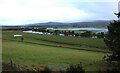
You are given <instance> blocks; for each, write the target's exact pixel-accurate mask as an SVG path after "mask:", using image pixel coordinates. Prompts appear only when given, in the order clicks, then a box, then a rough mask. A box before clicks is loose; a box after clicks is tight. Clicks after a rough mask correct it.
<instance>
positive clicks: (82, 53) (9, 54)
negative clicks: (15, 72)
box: [2, 31, 108, 70]
mask: <svg viewBox="0 0 120 73" xmlns="http://www.w3.org/2000/svg"><path fill="white" fill-rule="evenodd" d="M14 34H22V35H23V38H24V40H23V41H21V37H13V35H14ZM2 41H3V46H2V47H3V55H2V56H3V61H4V62H9V61H10V60H11V59H12V60H13V61H14V62H15V63H17V64H19V65H20V66H21V67H26V68H32V67H42V66H48V67H50V68H52V69H56V68H57V69H58V68H66V67H68V66H69V64H78V63H79V62H82V63H83V65H88V64H91V63H93V62H95V61H99V60H102V57H103V56H104V55H105V53H104V52H108V51H107V50H105V49H104V48H105V47H106V46H105V44H104V41H103V39H92V38H81V37H67V36H64V37H60V36H55V35H39V34H28V33H23V32H20V31H3V40H2ZM95 47H99V48H95ZM102 47H103V49H102ZM76 49H77V50H76ZM87 70H90V69H87ZM95 70H98V69H97V68H96V69H95Z"/></svg>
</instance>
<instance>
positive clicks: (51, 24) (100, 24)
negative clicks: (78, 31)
mask: <svg viewBox="0 0 120 73" xmlns="http://www.w3.org/2000/svg"><path fill="white" fill-rule="evenodd" d="M110 22H112V21H105V20H99V21H89V22H74V23H61V22H47V23H35V24H28V25H27V26H44V27H55V28H59V27H61V28H62V27H106V26H108V25H109V24H110Z"/></svg>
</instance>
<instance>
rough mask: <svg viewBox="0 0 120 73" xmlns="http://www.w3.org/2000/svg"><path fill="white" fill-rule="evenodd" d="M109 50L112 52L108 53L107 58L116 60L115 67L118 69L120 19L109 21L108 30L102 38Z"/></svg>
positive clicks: (119, 66) (119, 64)
mask: <svg viewBox="0 0 120 73" xmlns="http://www.w3.org/2000/svg"><path fill="white" fill-rule="evenodd" d="M104 41H105V43H106V45H107V46H108V48H109V50H110V51H111V52H112V54H111V55H108V58H107V60H109V61H111V62H113V61H116V62H117V68H118V70H119V69H120V21H115V20H114V22H112V23H110V25H109V26H108V32H107V34H106V36H105V39H104Z"/></svg>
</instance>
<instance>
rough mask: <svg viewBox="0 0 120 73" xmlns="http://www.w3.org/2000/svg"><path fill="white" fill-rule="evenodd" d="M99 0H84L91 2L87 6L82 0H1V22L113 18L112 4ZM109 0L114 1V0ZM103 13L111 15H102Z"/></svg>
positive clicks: (14, 23)
mask: <svg viewBox="0 0 120 73" xmlns="http://www.w3.org/2000/svg"><path fill="white" fill-rule="evenodd" d="M99 1H100V0H91V1H90V0H89V1H88V0H84V2H87V3H88V2H90V3H88V7H87V5H86V4H83V3H84V2H83V1H82V0H0V10H1V11H0V23H1V24H13V25H17V24H26V23H34V22H49V21H58V22H75V21H85V20H91V19H92V18H95V19H96V18H98V19H102V18H106V19H107V17H109V18H112V16H110V12H108V11H109V10H110V11H111V9H109V8H111V7H109V6H110V5H108V6H105V4H104V5H103V3H101V4H99V3H98V4H97V3H96V2H99ZM107 1H109V2H113V0H107ZM107 1H106V2H107ZM114 1H116V3H115V2H113V5H112V6H114V5H115V6H116V5H117V0H114ZM100 2H102V1H100ZM89 5H90V6H89ZM102 5H103V6H102ZM104 6H105V7H104ZM98 8H99V9H98ZM102 8H107V9H108V10H107V11H105V10H106V9H102ZM102 10H103V11H102ZM112 10H114V8H113V9H112ZM114 11H115V10H114ZM112 12H113V11H112ZM102 14H109V15H106V16H107V17H105V16H104V17H102V16H103V15H102Z"/></svg>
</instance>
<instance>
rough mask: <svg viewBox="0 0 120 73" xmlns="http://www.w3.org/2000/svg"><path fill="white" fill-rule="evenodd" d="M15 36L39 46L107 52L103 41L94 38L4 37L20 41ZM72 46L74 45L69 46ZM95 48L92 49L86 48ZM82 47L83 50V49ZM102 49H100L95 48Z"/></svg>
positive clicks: (9, 33)
mask: <svg viewBox="0 0 120 73" xmlns="http://www.w3.org/2000/svg"><path fill="white" fill-rule="evenodd" d="M14 34H22V35H23V36H24V41H26V42H34V43H37V44H49V45H53V46H62V47H70V48H77V49H86V48H87V49H90V50H97V51H106V50H105V49H102V48H105V47H106V46H105V44H104V42H103V39H92V38H81V37H67V36H65V37H60V36H54V35H38V34H27V33H22V32H3V37H4V38H5V39H6V38H7V39H12V40H18V41H19V40H20V38H19V37H17V38H14V37H13V35H14ZM68 44H72V45H68ZM79 45H85V46H79ZM86 45H88V46H93V47H94V48H93V47H92V48H90V47H89V48H88V47H86ZM81 47H82V48H81ZM95 47H100V49H98V48H95Z"/></svg>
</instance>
